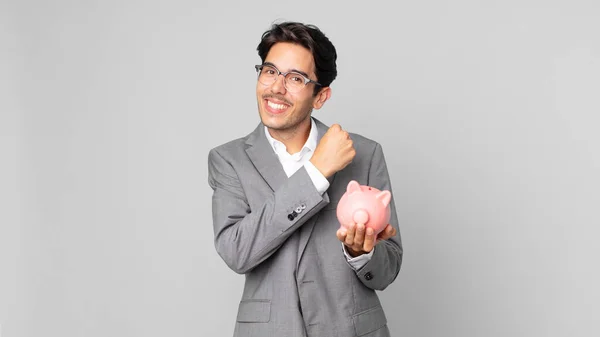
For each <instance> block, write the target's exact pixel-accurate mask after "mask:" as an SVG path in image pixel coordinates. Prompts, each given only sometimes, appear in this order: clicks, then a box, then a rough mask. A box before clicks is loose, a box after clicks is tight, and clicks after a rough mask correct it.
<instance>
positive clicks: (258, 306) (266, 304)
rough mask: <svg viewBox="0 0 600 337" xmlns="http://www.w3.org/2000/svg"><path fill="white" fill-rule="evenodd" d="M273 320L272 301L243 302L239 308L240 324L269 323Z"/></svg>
mask: <svg viewBox="0 0 600 337" xmlns="http://www.w3.org/2000/svg"><path fill="white" fill-rule="evenodd" d="M270 319H271V301H270V300H254V299H252V300H242V301H241V302H240V306H239V308H238V314H237V321H238V322H240V323H267V322H268V321H269V320H270Z"/></svg>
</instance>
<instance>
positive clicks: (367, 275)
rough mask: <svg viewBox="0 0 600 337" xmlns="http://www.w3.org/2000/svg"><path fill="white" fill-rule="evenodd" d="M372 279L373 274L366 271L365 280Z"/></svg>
mask: <svg viewBox="0 0 600 337" xmlns="http://www.w3.org/2000/svg"><path fill="white" fill-rule="evenodd" d="M372 279H373V274H371V272H367V273H366V274H365V280H367V281H371V280H372Z"/></svg>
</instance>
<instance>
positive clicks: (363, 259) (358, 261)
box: [342, 242, 375, 271]
mask: <svg viewBox="0 0 600 337" xmlns="http://www.w3.org/2000/svg"><path fill="white" fill-rule="evenodd" d="M342 250H343V251H344V255H345V256H346V260H348V263H349V264H350V266H351V267H352V268H353V269H354V270H357V271H358V270H359V269H360V268H362V267H364V266H365V264H367V262H369V261H371V257H372V256H373V252H374V251H375V247H373V249H371V251H370V252H368V253H367V254H362V255H359V256H357V257H352V256H350V255H349V254H348V251H347V250H346V246H345V245H344V243H343V242H342Z"/></svg>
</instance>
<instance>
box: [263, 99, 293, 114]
mask: <svg viewBox="0 0 600 337" xmlns="http://www.w3.org/2000/svg"><path fill="white" fill-rule="evenodd" d="M265 101H266V102H267V104H266V106H267V110H269V112H271V113H282V112H284V111H285V110H287V109H288V108H289V107H290V106H289V105H287V104H282V103H275V102H272V101H270V100H269V99H266V100H265Z"/></svg>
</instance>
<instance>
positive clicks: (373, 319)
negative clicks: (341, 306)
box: [352, 306, 387, 336]
mask: <svg viewBox="0 0 600 337" xmlns="http://www.w3.org/2000/svg"><path fill="white" fill-rule="evenodd" d="M352 319H353V321H354V330H356V335H357V336H363V335H366V334H368V333H369V332H373V331H375V330H377V329H380V328H382V327H383V326H384V325H386V324H387V318H386V317H385V313H384V312H383V308H382V307H381V306H377V307H375V308H371V309H368V310H365V311H363V312H360V313H358V314H356V315H354V316H353V317H352Z"/></svg>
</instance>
